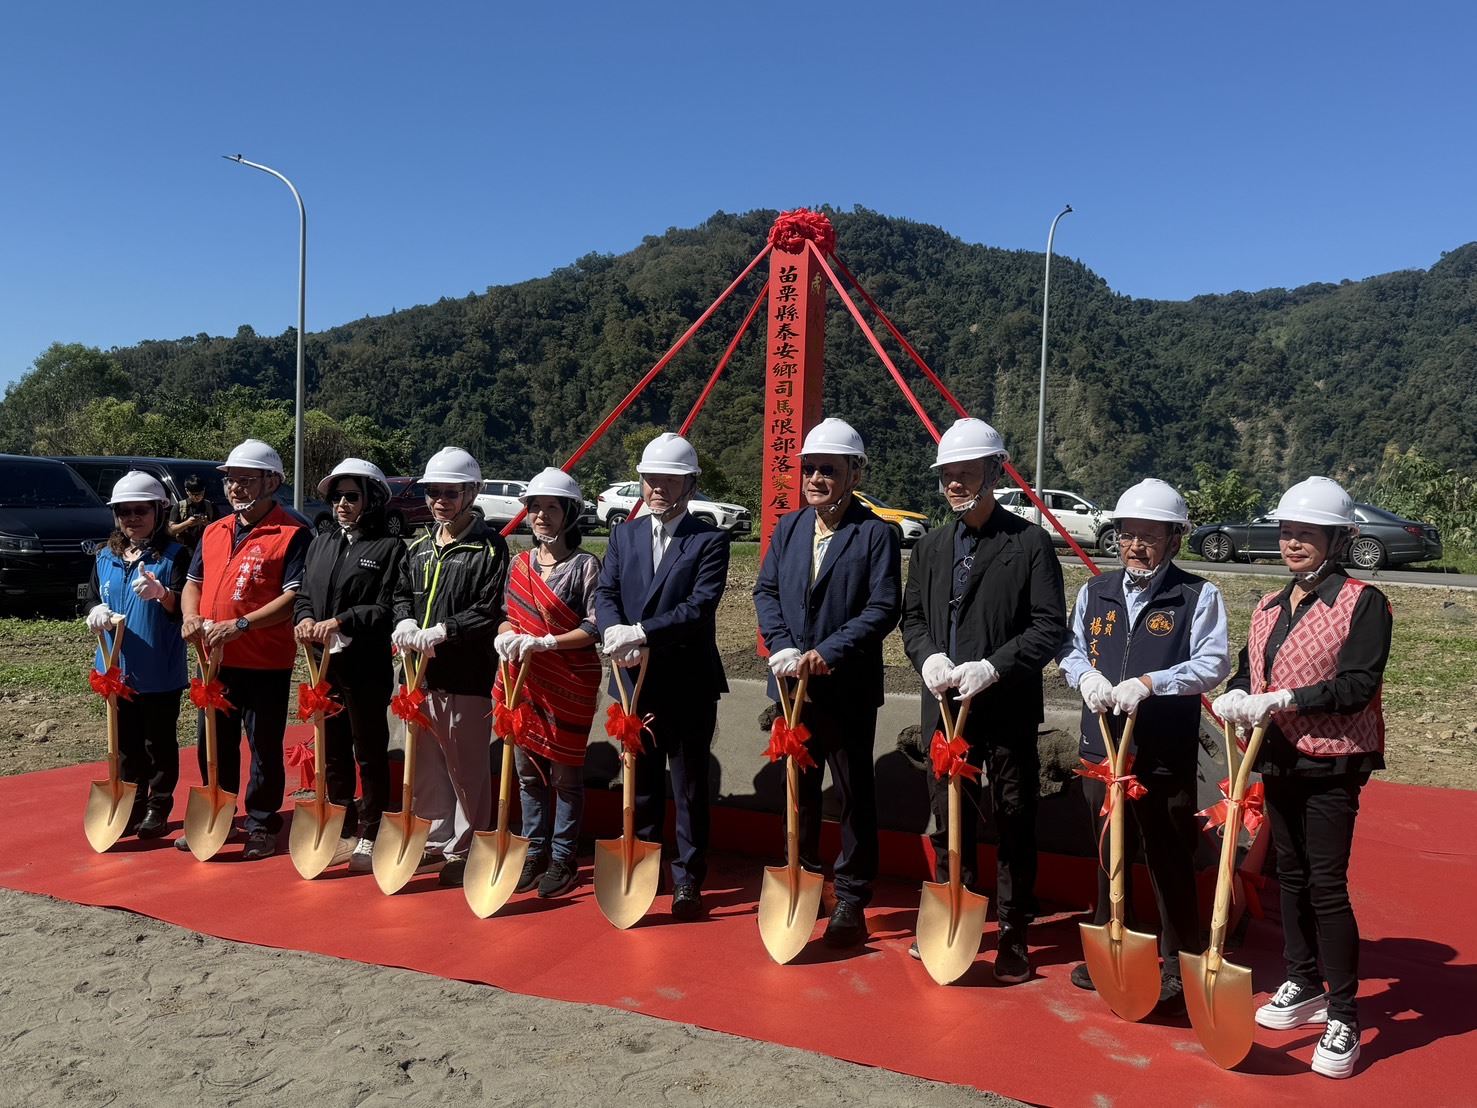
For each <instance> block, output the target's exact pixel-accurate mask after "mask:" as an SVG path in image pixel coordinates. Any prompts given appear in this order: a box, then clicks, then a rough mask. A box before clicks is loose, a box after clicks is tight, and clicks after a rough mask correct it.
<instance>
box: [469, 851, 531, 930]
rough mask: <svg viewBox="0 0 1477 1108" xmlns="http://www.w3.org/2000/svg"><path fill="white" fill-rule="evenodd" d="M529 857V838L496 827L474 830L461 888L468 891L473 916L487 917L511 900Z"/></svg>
mask: <svg viewBox="0 0 1477 1108" xmlns="http://www.w3.org/2000/svg"><path fill="white" fill-rule="evenodd" d="M499 839H501V840H502V848H501V849H499V845H498V840H499ZM527 859H528V840H527V839H525V838H524V837H523V836H522V835H509V834H503V835H499V834H498V833H497V832H496V831H474V832H473V833H472V849H471V851H470V852H469V853H468V854H467V870H466V873H465V874H463V875H462V891H463V892H464V893H466V894H467V904H468V906H469V907H470V908H471V909H472V914H473V915H474V916H476V917H477V918H478V919H486V918H487V917H488V916H490V915H492V914H493V913H494V912H496V911H497V910H498V909H499V908H501V907H502V906H503V905H504V904H506V903H507V902H508V900H509V899H510V898H511V897H512V895H513V890H514V889H516V888H517V887H518V879H519V878H520V877H522V876H523V863H524V862H525V861H526V860H527Z"/></svg>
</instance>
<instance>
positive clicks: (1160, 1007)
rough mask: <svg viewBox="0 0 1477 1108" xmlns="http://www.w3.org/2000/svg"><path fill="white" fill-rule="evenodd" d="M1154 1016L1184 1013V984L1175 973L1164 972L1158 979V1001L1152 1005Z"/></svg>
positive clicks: (1180, 1014)
mask: <svg viewBox="0 0 1477 1108" xmlns="http://www.w3.org/2000/svg"><path fill="white" fill-rule="evenodd" d="M1154 1014H1155V1015H1156V1016H1182V1015H1184V1014H1185V985H1184V982H1182V981H1181V980H1180V975H1179V974H1177V973H1166V974H1165V975H1164V976H1163V977H1161V978H1160V979H1159V1003H1158V1004H1156V1005H1154Z"/></svg>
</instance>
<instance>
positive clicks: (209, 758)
mask: <svg viewBox="0 0 1477 1108" xmlns="http://www.w3.org/2000/svg"><path fill="white" fill-rule="evenodd" d="M195 653H196V655H197V656H198V658H199V660H200V677H201V679H202V680H203V681H204V683H205V687H206V689H207V690H208V689H209V688H210V687H211V686H212V685H214V684H215V679H216V675H217V674H218V673H219V672H220V668H221V653H222V652H221V651H219V650H217V651H216V652H215V653H214V654H212V653H211V652H210V650H209V648H208V647H205V646H201V645H198V644H197V645H196V647H195ZM202 710H203V711H204V712H205V784H203V785H193V786H191V788H190V795H189V798H188V799H187V800H186V801H185V842H187V843H188V844H189V845H190V853H191V854H193V855H194V856H195V857H196V858H197V859H199V860H200V861H202V862H208V861H210V859H212V858H214V857H215V855H216V852H217V851H218V850H220V848H221V847H223V846H225V844H226V840H227V839H228V838H230V836H231V820H232V819H233V818H235V815H236V794H235V793H232V792H227V791H226V790H225V789H223V788H221V782H220V766H219V764H218V763H217V761H216V745H217V744H216V737H215V708H213V707H211V706H209V705H207V706H206V707H205V708H204V709H202Z"/></svg>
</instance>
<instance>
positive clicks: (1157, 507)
mask: <svg viewBox="0 0 1477 1108" xmlns="http://www.w3.org/2000/svg"><path fill="white" fill-rule="evenodd" d="M1113 518H1114V519H1155V520H1159V521H1161V522H1163V523H1178V524H1181V525H1182V526H1185V527H1188V526H1189V525H1190V508H1189V505H1187V504H1186V503H1185V498H1184V497H1183V496H1181V495H1180V494H1179V493H1178V492H1176V491H1175V490H1174V486H1173V485H1170V484H1167V483H1166V482H1164V481H1161V480H1159V479H1158V478H1157V477H1149V478H1146V479H1144V480H1142V481H1140V482H1139V483H1138V484H1137V485H1134V486H1132V487H1130V488H1128V489H1126V490H1124V493H1123V495H1122V496H1120V497H1119V498H1118V504H1117V506H1116V507H1115V508H1114V509H1113Z"/></svg>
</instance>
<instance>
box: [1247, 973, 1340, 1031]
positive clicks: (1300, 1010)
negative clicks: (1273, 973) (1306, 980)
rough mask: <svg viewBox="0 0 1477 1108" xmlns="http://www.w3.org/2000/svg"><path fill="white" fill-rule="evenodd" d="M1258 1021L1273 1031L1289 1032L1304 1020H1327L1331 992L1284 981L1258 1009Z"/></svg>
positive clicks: (1309, 1021) (1312, 1021)
mask: <svg viewBox="0 0 1477 1108" xmlns="http://www.w3.org/2000/svg"><path fill="white" fill-rule="evenodd" d="M1256 1021H1257V1023H1259V1024H1261V1026H1263V1027H1270V1028H1272V1030H1274V1031H1288V1030H1291V1029H1292V1028H1294V1027H1301V1026H1302V1025H1303V1024H1305V1023H1327V1022H1328V994H1327V993H1325V992H1324V991H1323V990H1322V989H1320V988H1318V987H1317V986H1316V985H1301V984H1299V983H1298V982H1296V981H1284V982H1283V983H1282V984H1281V985H1279V986H1278V987H1277V991H1276V992H1275V993H1273V994H1272V999H1271V1000H1269V1001H1267V1003H1265V1004H1263V1005H1262V1006H1261V1007H1260V1008H1258V1009H1257V1010H1256Z"/></svg>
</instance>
